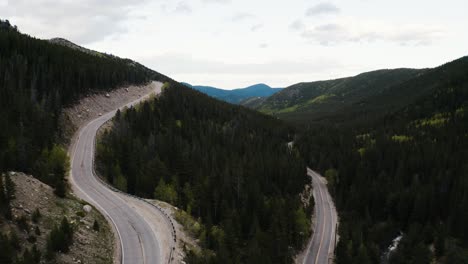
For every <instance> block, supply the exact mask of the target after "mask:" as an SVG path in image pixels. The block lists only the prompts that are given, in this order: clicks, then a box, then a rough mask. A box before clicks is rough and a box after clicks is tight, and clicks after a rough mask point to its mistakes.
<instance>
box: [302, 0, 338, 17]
mask: <svg viewBox="0 0 468 264" xmlns="http://www.w3.org/2000/svg"><path fill="white" fill-rule="evenodd" d="M339 12H340V9H339V8H338V7H336V6H335V5H334V4H332V3H326V2H322V3H318V4H316V5H315V6H313V7H311V8H309V9H307V11H306V16H315V15H321V14H336V13H339Z"/></svg>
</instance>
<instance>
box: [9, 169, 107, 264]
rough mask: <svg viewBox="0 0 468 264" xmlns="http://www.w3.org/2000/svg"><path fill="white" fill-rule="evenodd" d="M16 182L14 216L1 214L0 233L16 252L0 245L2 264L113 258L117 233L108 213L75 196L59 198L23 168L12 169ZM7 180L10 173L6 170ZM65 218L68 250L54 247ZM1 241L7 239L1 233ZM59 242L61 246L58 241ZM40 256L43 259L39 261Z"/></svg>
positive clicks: (58, 239) (87, 260)
mask: <svg viewBox="0 0 468 264" xmlns="http://www.w3.org/2000/svg"><path fill="white" fill-rule="evenodd" d="M9 177H10V178H11V180H12V182H13V184H14V190H15V191H14V196H13V199H12V200H11V202H10V206H11V219H7V218H5V217H4V216H1V217H0V237H4V236H6V237H7V238H9V239H7V240H8V242H9V243H6V245H5V244H2V248H7V247H9V246H12V247H13V249H14V251H11V252H6V251H5V250H0V263H2V264H8V263H18V262H15V258H19V259H20V260H21V261H23V262H19V263H103V264H104V263H113V252H114V249H113V247H114V237H113V234H112V232H111V229H110V226H109V225H108V223H107V221H106V220H105V219H104V217H103V216H102V215H101V214H100V213H99V212H98V211H97V210H96V209H94V208H93V207H91V206H90V205H88V204H86V203H84V202H82V201H79V200H76V199H74V198H59V197H57V196H56V195H55V194H54V190H53V189H52V188H51V187H50V186H48V185H47V184H44V183H42V182H40V181H39V180H37V179H35V178H34V177H32V176H30V175H26V174H23V173H16V172H9ZM2 178H3V182H5V178H6V176H5V175H3V176H2ZM64 218H66V219H67V222H68V224H69V227H70V228H71V230H72V238H71V241H70V245H69V248H68V249H67V250H64V249H59V250H57V249H56V248H54V243H56V241H58V242H60V241H62V240H61V239H60V238H59V237H57V236H54V235H52V233H53V232H55V231H54V229H57V227H58V226H60V225H61V222H62V221H63V219H64ZM0 242H2V239H1V238H0ZM55 246H57V245H55ZM37 260H39V261H37Z"/></svg>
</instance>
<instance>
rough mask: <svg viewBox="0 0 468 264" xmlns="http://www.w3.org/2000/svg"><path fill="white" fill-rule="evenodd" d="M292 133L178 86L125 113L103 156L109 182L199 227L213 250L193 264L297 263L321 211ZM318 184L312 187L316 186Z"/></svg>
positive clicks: (104, 142)
mask: <svg viewBox="0 0 468 264" xmlns="http://www.w3.org/2000/svg"><path fill="white" fill-rule="evenodd" d="M292 135H293V130H292V129H291V128H290V127H289V126H287V125H285V124H284V123H282V122H281V121H279V120H277V119H275V118H272V117H268V116H265V115H262V114H259V113H255V112H254V111H251V110H248V109H246V108H243V107H239V106H233V105H229V104H227V103H223V102H219V101H216V100H214V99H212V98H209V97H208V96H206V95H203V94H201V93H199V92H197V91H194V90H191V89H189V88H186V87H184V86H182V85H180V84H178V83H171V85H169V87H168V86H167V85H166V88H165V89H164V90H163V93H162V94H161V96H160V97H158V98H155V99H153V100H151V101H148V102H145V103H142V104H141V105H139V106H137V107H136V108H131V109H128V110H126V111H123V112H118V113H117V115H116V117H115V118H114V119H113V127H112V129H111V130H110V131H107V132H105V133H104V135H103V136H102V138H101V139H100V141H99V143H98V146H97V160H98V164H99V167H98V169H99V171H100V173H101V175H103V176H104V177H106V179H107V180H108V181H109V182H111V183H112V184H114V185H115V186H117V187H118V188H120V189H122V190H124V191H127V192H129V193H132V194H136V195H138V196H142V197H147V198H157V199H161V200H165V201H167V202H170V203H171V204H173V205H176V206H178V207H179V208H182V209H184V210H186V211H187V212H188V213H190V214H191V215H192V216H194V217H195V218H197V219H200V220H201V222H202V224H203V226H204V227H203V228H202V229H201V230H200V231H199V234H198V238H199V239H200V244H201V246H202V247H203V248H204V250H203V251H202V252H201V253H200V252H199V253H196V252H190V253H189V255H188V257H187V260H188V261H189V263H291V261H292V256H293V255H294V254H295V253H296V250H298V249H300V248H301V246H302V245H303V243H304V242H305V241H306V240H307V239H308V237H309V235H310V230H309V229H310V221H309V216H310V215H311V212H312V208H311V207H312V206H308V208H304V206H303V205H302V204H301V202H300V199H299V195H298V194H299V193H300V192H301V191H302V190H303V188H304V185H305V184H306V183H307V182H308V178H307V176H306V171H305V164H304V162H303V161H302V159H301V157H300V156H299V153H298V151H297V150H294V149H293V150H289V149H288V147H287V142H288V141H290V138H291V136H292ZM309 181H310V180H309Z"/></svg>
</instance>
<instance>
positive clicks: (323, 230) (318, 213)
mask: <svg viewBox="0 0 468 264" xmlns="http://www.w3.org/2000/svg"><path fill="white" fill-rule="evenodd" d="M307 174H308V175H309V176H310V177H311V178H312V185H313V188H314V189H313V196H314V200H315V209H314V210H315V225H314V234H313V236H312V239H311V240H310V242H309V245H308V246H307V251H306V256H305V257H304V261H303V264H306V263H307V264H309V263H314V264H327V263H332V262H333V257H334V252H335V240H336V226H337V221H338V220H337V218H338V216H337V213H336V208H335V205H334V204H333V200H332V198H331V196H330V194H329V193H328V189H327V183H326V180H325V178H323V177H322V176H320V175H318V174H317V173H316V172H314V171H313V170H311V169H309V168H307Z"/></svg>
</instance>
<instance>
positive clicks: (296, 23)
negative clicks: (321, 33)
mask: <svg viewBox="0 0 468 264" xmlns="http://www.w3.org/2000/svg"><path fill="white" fill-rule="evenodd" d="M304 28H305V24H304V22H302V20H300V19H298V20H296V21H294V22H292V23H291V24H290V25H289V29H290V30H293V31H298V30H302V29H304Z"/></svg>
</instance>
